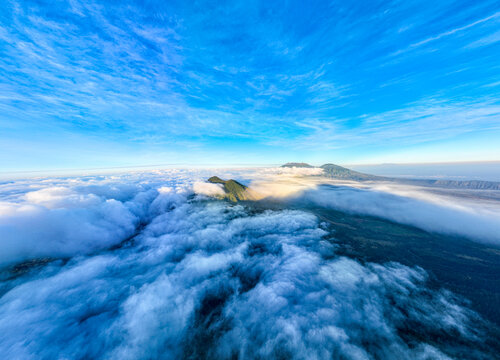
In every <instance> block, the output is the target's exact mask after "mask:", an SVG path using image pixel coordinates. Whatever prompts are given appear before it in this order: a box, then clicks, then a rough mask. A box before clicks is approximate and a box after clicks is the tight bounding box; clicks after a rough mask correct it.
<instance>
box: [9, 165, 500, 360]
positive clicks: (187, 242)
mask: <svg viewBox="0 0 500 360" xmlns="http://www.w3.org/2000/svg"><path fill="white" fill-rule="evenodd" d="M256 174H257V175H256ZM265 174H271V175H272V176H273V177H274V176H279V175H285V176H291V178H294V179H296V177H297V176H298V174H296V173H294V174H290V173H287V174H283V173H277V172H276V171H274V170H265V171H264V170H259V171H257V172H255V171H249V170H240V171H233V172H231V171H229V170H220V171H219V172H217V175H219V176H221V177H222V178H228V177H233V178H237V179H238V180H242V179H243V180H242V181H243V182H245V183H250V182H251V181H255V179H256V178H258V179H262V177H263V176H265ZM211 175H214V171H213V170H211V171H188V170H165V171H156V172H147V173H134V174H127V175H110V176H87V177H78V178H46V179H31V180H17V181H12V182H3V183H1V184H0V201H1V202H0V266H1V269H0V274H1V276H0V280H1V282H0V354H3V355H2V356H3V357H4V358H9V359H83V358H91V359H156V358H168V359H177V358H189V359H198V358H213V359H234V358H242V359H263V358H269V359H291V358H295V359H331V358H339V359H448V358H479V359H481V358H484V359H488V358H491V356H492V353H491V349H489V348H488V347H487V346H486V345H484V336H485V334H484V332H483V327H484V326H485V324H484V322H483V320H482V319H481V318H480V317H479V316H478V315H477V314H475V313H474V312H472V311H470V310H468V308H467V307H466V306H465V305H464V304H463V303H462V302H461V300H460V299H457V298H455V297H454V295H453V294H451V293H449V292H447V291H446V290H442V289H431V288H430V287H429V286H428V279H427V274H426V273H425V271H423V270H422V269H420V268H409V267H406V266H403V265H401V264H398V263H387V264H374V263H360V262H358V261H355V260H353V259H349V258H346V257H341V256H338V255H336V254H335V247H334V245H333V244H332V243H330V242H329V241H327V240H325V238H324V237H325V235H327V234H328V233H329V232H331V231H332V230H334V229H332V228H329V227H327V225H325V224H323V223H321V222H320V221H319V220H318V218H317V217H316V216H314V215H313V214H311V213H308V212H305V211H299V210H287V209H284V210H274V211H271V210H262V209H257V208H254V207H252V205H251V204H248V205H246V204H245V205H241V204H231V203H229V202H225V201H219V200H214V199H213V198H211V197H210V196H207V195H217V194H218V193H219V190H217V189H216V188H215V187H207V186H205V185H203V183H202V181H203V180H204V179H206V178H208V177H209V176H211ZM238 175H239V177H237V176H238ZM307 175H311V174H307ZM307 189H309V188H307ZM307 189H306V190H304V188H303V187H302V188H301V191H302V194H304V196H310V193H308V191H309V192H310V191H314V190H311V189H309V190H307ZM315 201H316V200H315ZM35 259H38V260H39V261H38V262H35V261H34V260H35ZM40 259H44V260H43V261H40ZM26 261H32V262H31V263H26ZM23 262H24V263H23ZM20 263H21V265H23V264H24V265H23V266H21V265H20ZM26 264H31V265H30V266H28V265H26Z"/></svg>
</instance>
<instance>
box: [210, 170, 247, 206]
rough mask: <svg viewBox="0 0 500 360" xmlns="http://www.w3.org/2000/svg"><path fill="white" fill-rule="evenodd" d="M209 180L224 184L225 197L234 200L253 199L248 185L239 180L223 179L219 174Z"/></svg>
mask: <svg viewBox="0 0 500 360" xmlns="http://www.w3.org/2000/svg"><path fill="white" fill-rule="evenodd" d="M208 182H210V183H212V184H222V185H224V192H225V196H224V197H225V198H227V199H229V200H230V201H232V202H238V201H244V200H252V199H251V196H250V194H249V193H248V191H247V189H248V188H247V187H246V186H245V185H243V184H240V183H239V182H238V181H236V180H233V179H229V180H223V179H221V178H220V177H218V176H212V177H210V178H209V179H208Z"/></svg>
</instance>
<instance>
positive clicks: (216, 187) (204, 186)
mask: <svg viewBox="0 0 500 360" xmlns="http://www.w3.org/2000/svg"><path fill="white" fill-rule="evenodd" d="M193 190H194V192H195V193H197V194H201V195H207V196H224V194H225V192H224V189H223V188H222V185H221V184H212V183H207V182H202V181H197V182H195V183H194V184H193Z"/></svg>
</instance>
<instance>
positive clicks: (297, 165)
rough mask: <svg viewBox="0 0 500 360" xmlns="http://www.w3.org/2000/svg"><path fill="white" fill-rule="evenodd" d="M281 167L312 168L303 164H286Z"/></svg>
mask: <svg viewBox="0 0 500 360" xmlns="http://www.w3.org/2000/svg"><path fill="white" fill-rule="evenodd" d="M281 167H286V168H291V167H297V168H313V167H314V166H312V165H309V164H308V163H303V162H289V163H286V164H285V165H281Z"/></svg>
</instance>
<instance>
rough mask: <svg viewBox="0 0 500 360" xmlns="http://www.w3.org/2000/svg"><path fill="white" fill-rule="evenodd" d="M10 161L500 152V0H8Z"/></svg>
mask: <svg viewBox="0 0 500 360" xmlns="http://www.w3.org/2000/svg"><path fill="white" fill-rule="evenodd" d="M0 54H1V57H0V74H1V76H2V83H1V86H0V110H1V111H0V167H1V171H3V172H9V171H12V172H15V171H43V170H50V169H74V168H79V169H81V168H112V167H120V166H141V165H147V164H165V163H189V164H193V165H195V166H199V165H203V164H207V163H214V162H215V163H217V164H219V165H227V164H238V163H240V164H249V163H251V164H269V163H273V164H281V163H284V162H287V161H297V160H301V159H306V160H308V162H311V163H316V164H321V163H326V162H333V163H338V164H349V163H359V164H361V163H386V162H390V163H393V162H395V163H408V162H436V161H444V162H454V161H487V160H490V161H491V160H500V142H498V139H499V138H500V105H499V97H498V93H499V91H500V66H499V65H498V58H499V57H500V12H499V11H498V3H497V2H496V1H487V0H485V1H481V2H478V3H477V2H469V1H440V2H438V3H434V4H432V6H428V4H427V3H426V2H422V1H407V2H388V1H375V2H370V4H366V3H352V2H337V3H334V4H331V5H329V4H327V3H326V2H322V1H317V2H308V3H302V2H297V1H295V2H290V3H287V4H277V3H276V4H273V3H270V2H256V3H251V4H250V3H247V2H244V1H237V2H233V3H231V4H219V5H216V4H213V3H210V2H207V3H204V2H202V3H191V2H175V1H174V2H169V3H160V2H142V1H132V2H130V3H128V5H127V6H123V5H122V4H121V3H117V2H113V1H105V0H99V1H79V0H73V1H68V2H67V1H56V2H51V3H50V6H48V4H47V3H46V2H43V1H42V2H40V1H32V0H23V1H20V0H7V1H5V2H4V3H3V11H2V12H1V13H0Z"/></svg>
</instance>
